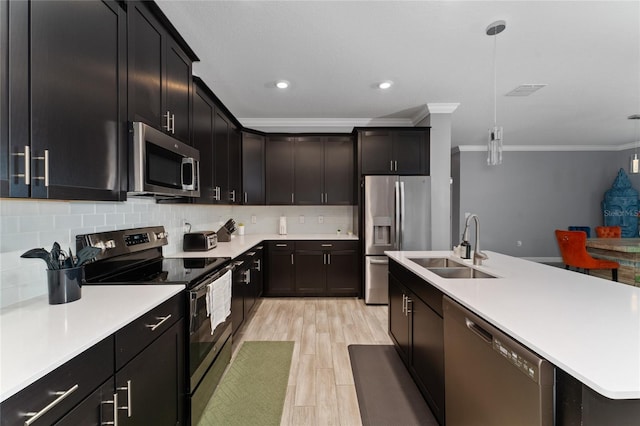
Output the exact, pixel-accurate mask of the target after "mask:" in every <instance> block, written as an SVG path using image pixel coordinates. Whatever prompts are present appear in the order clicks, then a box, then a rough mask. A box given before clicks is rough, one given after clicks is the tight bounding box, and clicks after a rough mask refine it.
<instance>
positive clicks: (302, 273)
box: [264, 240, 360, 296]
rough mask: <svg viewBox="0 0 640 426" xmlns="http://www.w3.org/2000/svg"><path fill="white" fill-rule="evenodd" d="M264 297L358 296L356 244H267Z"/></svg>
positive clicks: (332, 242)
mask: <svg viewBox="0 0 640 426" xmlns="http://www.w3.org/2000/svg"><path fill="white" fill-rule="evenodd" d="M267 259H268V262H267V270H268V272H267V281H266V283H265V291H264V292H265V295H266V296H357V295H358V288H359V285H360V280H359V266H358V265H359V257H358V243H357V241H333V240H327V241H308V240H307V241H295V242H293V241H288V242H275V241H272V242H270V243H269V244H268V252H267Z"/></svg>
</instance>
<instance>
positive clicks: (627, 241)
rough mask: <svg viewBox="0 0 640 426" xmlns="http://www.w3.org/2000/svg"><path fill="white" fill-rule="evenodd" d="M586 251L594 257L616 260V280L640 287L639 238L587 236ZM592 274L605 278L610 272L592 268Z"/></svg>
mask: <svg viewBox="0 0 640 426" xmlns="http://www.w3.org/2000/svg"><path fill="white" fill-rule="evenodd" d="M587 251H588V252H589V254H591V255H592V256H593V257H595V258H598V259H606V260H614V261H616V262H618V263H619V264H620V268H618V281H620V282H621V283H625V284H630V285H633V286H636V287H640V238H589V239H587ZM593 275H595V276H597V277H601V278H607V276H609V275H611V274H610V272H609V271H608V270H594V271H593Z"/></svg>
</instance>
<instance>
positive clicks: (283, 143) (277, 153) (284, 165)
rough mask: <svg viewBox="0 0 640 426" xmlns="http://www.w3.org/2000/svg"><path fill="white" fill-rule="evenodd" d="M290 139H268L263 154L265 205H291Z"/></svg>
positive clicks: (291, 143)
mask: <svg viewBox="0 0 640 426" xmlns="http://www.w3.org/2000/svg"><path fill="white" fill-rule="evenodd" d="M293 141H294V138H292V137H275V136H274V137H269V138H268V139H267V143H266V147H265V153H266V157H265V158H266V161H265V171H266V182H265V183H266V191H267V197H266V198H267V204H293V203H294V201H295V200H294V199H293V196H294V193H293V191H294V190H293Z"/></svg>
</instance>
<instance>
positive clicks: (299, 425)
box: [234, 298, 392, 426]
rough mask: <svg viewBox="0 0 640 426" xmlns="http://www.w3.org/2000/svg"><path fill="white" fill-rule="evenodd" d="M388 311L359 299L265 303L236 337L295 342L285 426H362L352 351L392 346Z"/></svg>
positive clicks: (237, 342)
mask: <svg viewBox="0 0 640 426" xmlns="http://www.w3.org/2000/svg"><path fill="white" fill-rule="evenodd" d="M387 323H388V318H387V306H371V305H366V304H365V303H364V301H363V300H362V299H356V298H264V299H260V300H259V301H258V304H257V306H256V309H255V310H254V312H253V316H252V317H251V319H250V321H249V322H248V323H246V324H244V325H243V327H242V328H241V329H240V331H239V332H238V334H237V335H236V336H234V355H235V350H237V348H238V347H240V343H241V342H242V341H245V340H289V341H294V342H295V346H294V350H293V358H292V361H291V371H290V374H289V384H288V387H287V395H286V399H285V406H284V412H283V413H282V422H281V425H283V426H289V425H295V426H303V425H309V426H329V425H343V426H347V425H361V424H362V423H361V421H360V411H359V409H358V400H357V397H356V390H355V386H354V383H353V375H352V373H351V362H350V360H349V353H348V350H347V347H348V346H349V345H350V344H369V345H370V344H381V345H388V344H392V342H391V339H390V338H389V336H388V334H387V327H388V326H387Z"/></svg>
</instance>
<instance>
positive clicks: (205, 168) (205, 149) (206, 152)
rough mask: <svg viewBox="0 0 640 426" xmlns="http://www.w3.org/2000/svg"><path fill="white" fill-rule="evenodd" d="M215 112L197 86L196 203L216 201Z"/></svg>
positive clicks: (194, 100)
mask: <svg viewBox="0 0 640 426" xmlns="http://www.w3.org/2000/svg"><path fill="white" fill-rule="evenodd" d="M213 114H214V107H213V104H212V103H211V101H210V100H209V99H208V97H206V96H205V95H203V94H202V93H200V91H199V90H198V89H197V88H196V91H195V96H194V98H193V146H194V148H196V149H197V150H199V151H200V197H199V198H196V199H194V201H195V202H196V203H204V204H210V203H213V202H214V201H215V199H214V195H215V188H214V171H215V164H214V144H213V143H214V142H213V116H214V115H213Z"/></svg>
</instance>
